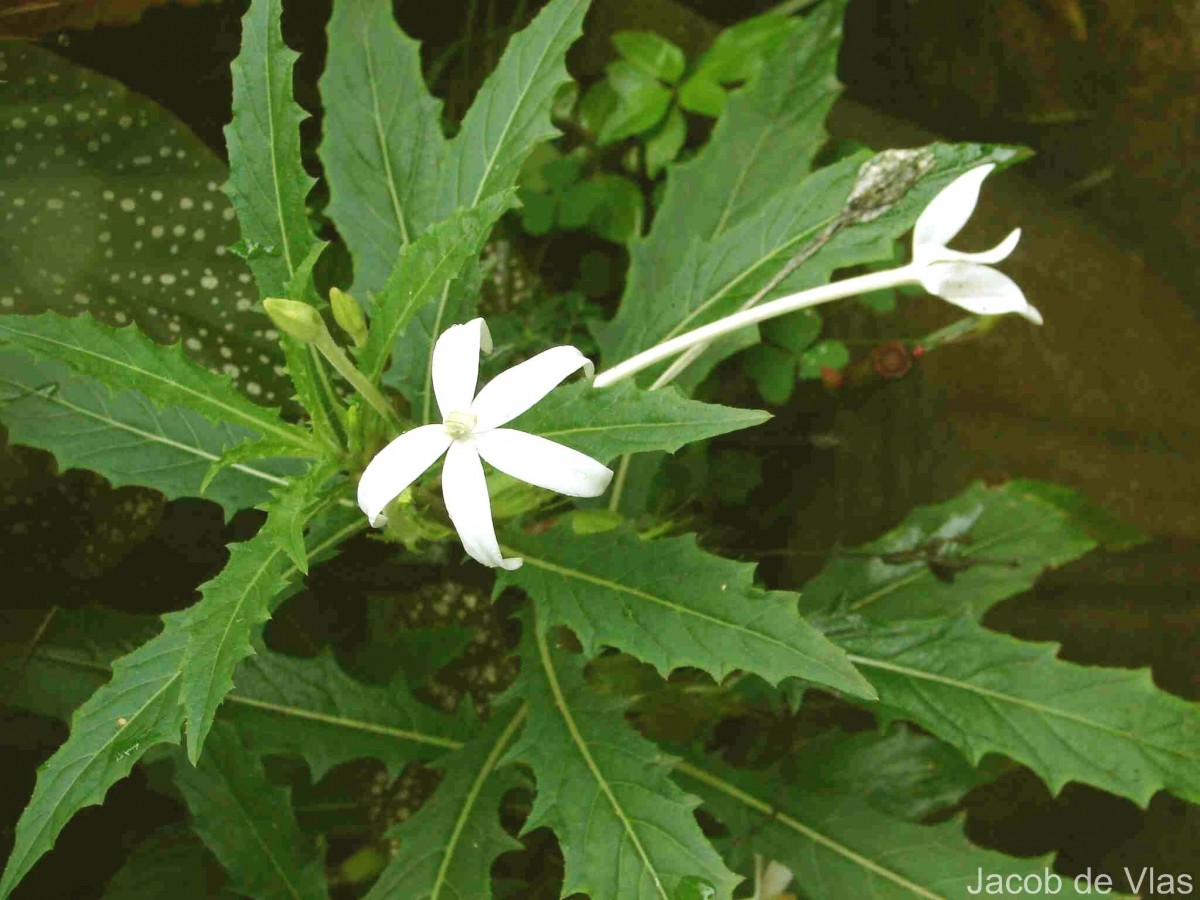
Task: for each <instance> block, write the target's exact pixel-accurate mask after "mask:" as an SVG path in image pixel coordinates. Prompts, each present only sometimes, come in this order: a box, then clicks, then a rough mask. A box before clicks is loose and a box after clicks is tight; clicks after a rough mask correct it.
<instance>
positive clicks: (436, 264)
mask: <svg viewBox="0 0 1200 900" xmlns="http://www.w3.org/2000/svg"><path fill="white" fill-rule="evenodd" d="M512 198H513V192H512V191H511V190H506V191H503V192H502V193H499V194H495V195H493V196H491V197H488V198H486V199H485V200H484V201H483V202H482V203H480V204H479V205H478V206H476V207H474V208H472V209H460V210H459V211H457V212H456V213H455V214H454V215H453V216H451V217H450V218H449V219H446V220H445V221H444V222H439V223H438V224H436V225H434V226H433V227H432V228H430V229H429V230H428V231H426V232H425V233H424V234H423V235H421V236H420V237H419V238H417V239H416V240H415V241H413V242H412V243H409V244H407V245H405V246H404V248H403V249H402V250H401V251H400V254H399V256H398V257H397V258H396V260H395V266H394V267H393V268H392V270H391V274H390V275H388V277H387V281H386V283H385V284H384V285H383V288H382V289H381V290H380V291H379V293H378V294H377V295H376V296H375V298H374V300H373V301H372V305H371V327H370V331H369V333H368V336H367V343H366V345H365V346H364V347H363V349H362V353H361V354H360V355H359V368H360V369H361V370H362V372H363V374H364V375H366V376H367V378H368V379H369V380H370V381H372V382H374V381H376V380H377V379H378V378H379V376H380V374H381V373H382V372H383V369H384V366H385V365H386V364H387V360H388V356H389V355H390V354H391V353H392V348H393V347H395V348H396V353H397V355H400V354H404V353H409V352H416V351H419V350H423V349H424V346H425V345H424V342H423V341H413V340H403V339H402V338H403V336H404V335H405V330H406V329H407V327H408V325H409V323H410V322H412V321H413V319H414V318H415V317H416V316H417V315H418V314H420V313H422V312H424V311H425V310H426V308H427V307H430V306H431V305H435V304H437V303H438V302H439V300H440V298H441V297H442V296H444V294H445V290H446V287H447V285H448V284H449V282H450V281H451V280H453V279H454V278H456V277H457V276H458V275H459V274H460V273H461V272H462V269H463V266H464V265H465V264H466V263H467V262H468V261H470V260H472V259H475V258H477V257H478V256H479V254H480V252H481V251H482V250H483V245H484V242H485V241H486V240H487V237H488V235H489V234H490V233H491V230H492V226H493V225H495V224H496V222H497V220H498V219H499V218H500V216H502V215H503V214H504V211H505V210H506V209H508V208H509V206H511V205H512ZM433 311H434V312H436V309H435V310H433ZM435 318H436V316H435ZM446 324H447V325H449V324H451V323H449V322H447V323H446ZM433 327H434V328H436V327H438V326H436V325H435V326H433ZM443 330H444V329H443ZM438 333H439V334H440V332H438ZM398 339H400V343H399V344H397V340H398ZM426 364H427V365H428V357H427V358H426Z"/></svg>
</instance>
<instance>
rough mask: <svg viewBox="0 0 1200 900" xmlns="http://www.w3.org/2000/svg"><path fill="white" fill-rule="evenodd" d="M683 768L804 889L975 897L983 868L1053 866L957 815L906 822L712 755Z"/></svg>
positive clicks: (1067, 886) (926, 899) (708, 801)
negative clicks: (1004, 851) (987, 839)
mask: <svg viewBox="0 0 1200 900" xmlns="http://www.w3.org/2000/svg"><path fill="white" fill-rule="evenodd" d="M676 772H677V774H678V777H679V778H680V781H681V783H682V784H684V785H685V786H686V787H687V788H688V789H689V790H693V791H696V792H697V793H698V794H700V796H701V797H702V798H703V799H704V804H705V807H706V808H708V809H710V810H711V811H712V812H713V813H714V814H715V815H716V816H717V817H718V818H719V819H720V820H721V821H722V823H723V824H725V826H726V827H728V828H729V830H730V837H731V838H732V839H733V840H735V841H744V842H748V843H749V845H750V847H751V848H752V849H753V851H754V852H755V853H759V854H762V855H763V856H764V857H766V858H768V859H774V860H778V861H779V862H781V863H783V864H784V865H785V866H787V867H788V868H789V869H791V870H792V872H793V873H794V874H795V877H796V881H795V883H794V885H795V886H797V887H799V888H801V889H802V890H803V894H804V896H810V897H872V898H879V900H913V898H921V900H969V898H970V897H971V896H972V895H971V894H970V893H969V892H968V890H967V889H968V888H969V887H973V886H974V885H975V884H976V882H977V881H978V872H979V870H980V869H982V870H983V872H984V873H985V874H990V873H993V872H995V873H998V874H1000V875H1008V874H1014V873H1016V874H1019V875H1022V876H1023V875H1026V874H1039V875H1040V874H1042V873H1043V870H1044V869H1046V868H1050V865H1051V860H1050V859H1049V858H1045V857H1043V858H1041V859H1013V858H1011V857H1007V856H1003V855H1001V854H999V853H994V852H992V851H990V850H983V849H981V848H979V847H975V846H972V845H971V844H970V843H969V842H968V841H967V839H966V838H965V837H963V834H962V830H961V825H960V824H959V823H957V822H945V823H942V824H940V825H916V824H913V823H911V822H904V821H901V820H899V819H893V818H890V817H888V816H886V815H884V814H883V813H880V812H877V811H876V810H874V809H872V808H871V807H870V806H868V805H867V804H866V803H864V802H862V801H861V800H860V799H858V798H857V797H854V796H852V795H844V794H835V793H825V792H818V791H815V790H805V789H800V788H797V787H795V786H790V785H784V784H781V783H779V782H778V781H777V780H773V779H770V778H768V777H765V776H764V775H763V774H762V773H752V772H748V771H745V770H738V769H733V768H731V767H729V766H726V765H724V764H722V763H719V762H718V761H716V760H712V759H703V760H702V759H701V758H700V757H698V756H697V757H694V758H693V759H692V760H688V761H683V762H680V763H679V765H678V766H677V768H676ZM1062 884H1063V890H1062V893H1061V894H1059V895H1058V896H1061V897H1076V896H1081V895H1079V894H1077V893H1076V892H1075V891H1074V888H1073V885H1072V881H1071V879H1070V878H1069V877H1064V878H1063V882H1062Z"/></svg>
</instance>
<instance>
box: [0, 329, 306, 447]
mask: <svg viewBox="0 0 1200 900" xmlns="http://www.w3.org/2000/svg"><path fill="white" fill-rule="evenodd" d="M11 321H12V320H11V319H9V320H6V321H0V329H2V330H5V331H8V332H10V333H12V334H17V335H21V336H22V337H24V338H26V339H32V340H35V341H42V342H43V343H46V344H50V345H51V346H54V347H63V348H66V349H67V350H69V351H71V352H73V353H79V354H83V355H85V356H90V357H93V358H94V359H97V360H100V361H102V362H106V363H109V364H111V365H114V366H117V367H120V368H124V369H128V370H129V371H130V372H136V373H137V374H139V375H141V376H143V377H145V378H150V379H153V380H155V381H159V382H161V383H162V384H165V385H167V386H168V387H171V388H174V389H176V390H179V391H181V392H183V393H184V394H187V395H188V396H190V397H192V398H194V399H198V400H200V401H201V402H202V403H204V404H207V405H210V406H214V407H216V408H217V409H219V410H222V411H224V412H226V413H228V414H229V415H230V416H231V417H233V418H235V419H237V420H239V421H241V422H244V423H246V424H247V425H249V426H250V427H251V428H254V429H256V430H259V431H264V432H273V433H275V434H276V435H279V436H280V437H282V438H284V439H285V440H286V441H288V442H289V443H292V444H296V445H298V446H300V447H304V448H305V449H307V448H308V442H307V441H306V440H305V439H304V438H303V437H302V436H300V435H298V434H296V433H295V432H294V431H292V430H291V429H289V428H287V427H285V426H283V425H281V424H279V423H276V422H272V421H271V420H270V419H264V418H261V417H259V416H257V415H254V414H253V413H251V412H248V411H246V410H241V409H238V408H237V407H236V406H230V405H229V404H228V403H224V402H222V401H221V400H220V399H218V398H217V397H213V396H211V395H209V394H206V393H205V392H203V391H198V390H195V389H194V388H191V387H188V386H187V385H185V384H183V383H182V382H179V381H174V380H172V379H170V378H165V377H163V376H162V375H159V374H158V373H157V372H154V371H151V370H150V369H145V368H142V367H140V366H136V365H131V364H130V363H128V362H126V361H124V360H120V359H117V358H116V357H115V356H106V355H104V354H102V353H97V352H96V351H95V350H90V349H88V348H87V347H81V346H79V345H77V344H68V343H66V342H65V341H60V340H55V339H54V338H52V337H49V336H47V335H43V334H37V333H33V332H29V331H21V330H19V329H17V328H13V327H12V325H11V324H10V322H11ZM130 327H132V326H130ZM139 336H141V335H140V334H139ZM165 349H170V348H169V347H166V348H165ZM180 359H181V360H182V357H180ZM182 361H183V362H185V363H186V362H187V361H186V360H182ZM204 371H207V370H204ZM247 402H248V401H247Z"/></svg>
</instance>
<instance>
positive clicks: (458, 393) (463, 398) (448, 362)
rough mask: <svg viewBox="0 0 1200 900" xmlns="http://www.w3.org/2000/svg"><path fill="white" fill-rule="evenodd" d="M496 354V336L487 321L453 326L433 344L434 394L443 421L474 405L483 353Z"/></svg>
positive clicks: (480, 320) (473, 320)
mask: <svg viewBox="0 0 1200 900" xmlns="http://www.w3.org/2000/svg"><path fill="white" fill-rule="evenodd" d="M480 350H482V351H483V352H484V353H491V352H492V335H491V332H489V331H488V327H487V325H485V324H484V321H483V319H472V320H471V321H470V322H467V323H465V324H463V325H452V326H450V327H449V328H447V329H446V330H445V331H443V332H442V336H441V337H440V338H438V339H437V343H436V344H434V345H433V395H434V396H435V397H436V398H437V404H438V409H440V410H441V411H442V418H443V419H444V418H446V416H448V415H450V413H452V412H459V411H462V410H465V409H467V408H468V407H470V405H471V400H472V399H473V398H474V397H475V385H476V383H478V381H479V352H480Z"/></svg>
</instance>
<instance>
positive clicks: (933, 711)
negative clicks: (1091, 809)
mask: <svg viewBox="0 0 1200 900" xmlns="http://www.w3.org/2000/svg"><path fill="white" fill-rule="evenodd" d="M831 637H833V638H834V639H835V640H836V641H837V642H838V643H839V644H841V646H843V647H845V648H846V650H847V652H848V653H849V655H850V659H851V660H852V661H853V662H854V664H855V665H857V666H858V667H859V668H860V669H861V670H862V671H863V673H864V674H865V675H867V676H868V677H869V678H870V679H871V683H872V684H873V685H875V687H876V689H877V690H878V691H879V702H880V704H881V705H882V706H883V708H884V709H885V710H887V711H888V712H890V713H892V714H895V715H899V716H902V717H904V718H909V719H912V720H913V721H915V722H917V723H918V724H920V725H921V726H922V727H924V728H926V729H928V730H929V731H930V732H932V733H933V734H935V735H937V736H939V737H941V738H942V739H943V740H945V741H947V742H949V743H951V744H953V745H954V746H955V747H958V749H959V750H961V751H962V752H963V753H965V754H966V755H967V758H968V759H970V760H971V761H972V762H977V761H978V760H979V759H980V758H981V757H982V756H983V755H984V754H985V753H1003V754H1005V755H1006V756H1009V757H1011V758H1013V759H1015V760H1017V761H1018V762H1020V763H1024V764H1025V765H1027V766H1029V768H1031V769H1032V770H1033V771H1034V772H1035V773H1037V775H1038V776H1039V777H1040V778H1041V779H1042V780H1043V781H1045V782H1046V784H1047V785H1049V787H1050V790H1051V791H1052V792H1053V793H1058V791H1059V790H1060V789H1061V788H1062V786H1063V785H1064V784H1066V783H1067V782H1068V781H1080V782H1083V783H1085V784H1091V785H1094V786H1096V787H1098V788H1100V789H1101V790H1105V791H1109V792H1110V793H1114V794H1118V795H1120V796H1122V797H1128V798H1130V799H1131V800H1134V801H1136V802H1137V803H1139V804H1141V805H1143V806H1145V805H1146V803H1148V802H1149V800H1150V798H1151V797H1152V796H1153V795H1154V793H1155V792H1156V791H1158V790H1160V789H1165V790H1168V791H1171V792H1172V793H1174V794H1176V795H1178V796H1180V797H1182V798H1184V799H1185V800H1190V801H1191V802H1193V803H1194V802H1197V801H1198V800H1200V706H1197V705H1196V704H1194V703H1189V702H1187V701H1185V700H1182V699H1180V698H1179V697H1175V696H1172V695H1171V694H1167V693H1164V692H1162V691H1160V690H1158V689H1157V688H1155V687H1154V682H1153V681H1152V680H1151V678H1150V672H1149V670H1148V669H1137V670H1132V669H1100V668H1089V667H1087V666H1080V665H1075V664H1074V663H1068V662H1063V661H1062V660H1059V659H1056V658H1055V651H1056V649H1057V645H1055V644H1032V643H1027V642H1025V641H1019V640H1017V639H1016V638H1012V637H1009V636H1008V635H1004V634H996V633H994V632H991V631H987V630H985V629H984V628H982V627H981V626H980V625H978V624H977V623H976V622H974V621H972V620H971V619H970V618H968V617H966V616H963V617H960V618H952V619H933V620H928V621H920V622H898V623H880V624H867V623H863V624H862V625H861V626H858V627H853V626H851V627H848V628H847V629H846V630H845V631H844V632H842V633H837V634H834V633H831Z"/></svg>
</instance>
